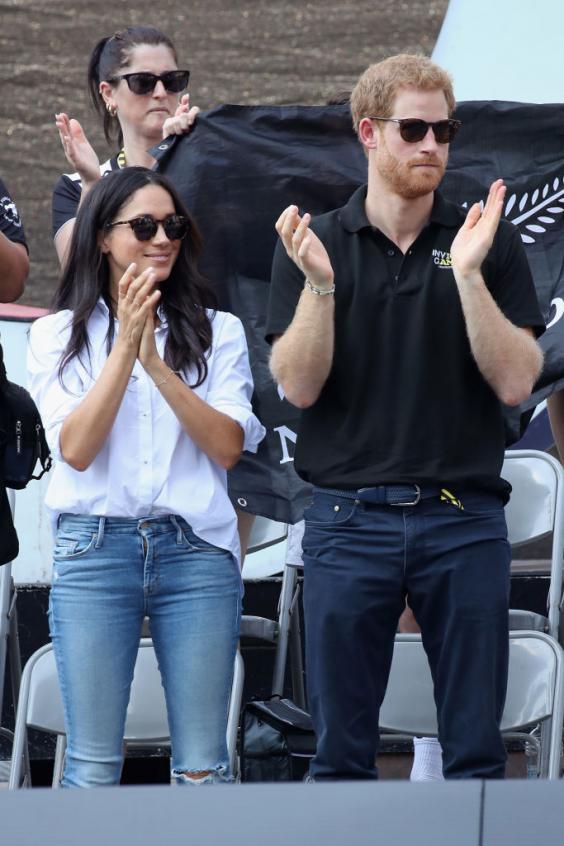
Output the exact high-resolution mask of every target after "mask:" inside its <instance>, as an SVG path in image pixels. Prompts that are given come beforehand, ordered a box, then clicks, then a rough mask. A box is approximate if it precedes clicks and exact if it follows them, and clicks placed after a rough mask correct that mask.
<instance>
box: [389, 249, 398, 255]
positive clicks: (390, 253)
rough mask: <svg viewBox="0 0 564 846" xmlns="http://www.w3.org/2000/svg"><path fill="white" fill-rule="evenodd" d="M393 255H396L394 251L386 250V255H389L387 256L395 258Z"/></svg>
mask: <svg viewBox="0 0 564 846" xmlns="http://www.w3.org/2000/svg"><path fill="white" fill-rule="evenodd" d="M395 254H396V251H395V250H388V255H389V256H395Z"/></svg>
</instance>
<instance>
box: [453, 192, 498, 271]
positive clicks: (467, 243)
mask: <svg viewBox="0 0 564 846" xmlns="http://www.w3.org/2000/svg"><path fill="white" fill-rule="evenodd" d="M505 190H506V189H505V185H504V184H503V180H502V179H496V181H495V182H494V183H493V184H492V186H491V188H490V192H489V194H488V199H487V200H486V205H485V206H484V210H483V211H482V210H481V208H480V204H479V203H474V205H473V206H472V207H471V209H470V211H469V212H468V214H467V215H466V220H465V221H464V223H463V225H462V226H461V227H460V229H459V231H458V234H457V235H456V238H455V239H454V241H453V242H452V247H451V248H450V254H451V258H452V269H453V271H454V275H455V278H457V279H458V278H460V277H470V276H474V275H476V274H480V273H481V267H482V263H483V261H484V259H485V258H486V256H487V254H488V252H489V250H490V247H491V245H492V243H493V239H494V235H495V233H496V231H497V227H498V224H499V220H500V217H501V213H502V211H503V202H504V199H505Z"/></svg>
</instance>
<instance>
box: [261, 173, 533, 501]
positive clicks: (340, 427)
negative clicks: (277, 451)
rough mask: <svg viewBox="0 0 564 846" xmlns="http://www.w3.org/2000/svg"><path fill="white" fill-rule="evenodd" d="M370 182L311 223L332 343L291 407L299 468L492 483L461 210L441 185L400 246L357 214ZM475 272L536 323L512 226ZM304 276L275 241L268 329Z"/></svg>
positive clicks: (277, 322)
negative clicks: (312, 392)
mask: <svg viewBox="0 0 564 846" xmlns="http://www.w3.org/2000/svg"><path fill="white" fill-rule="evenodd" d="M365 198H366V186H364V187H362V188H360V189H358V190H357V191H356V192H355V193H354V194H353V196H352V197H351V199H350V200H349V202H348V203H347V205H346V206H344V207H343V208H341V209H337V210H335V211H332V212H329V213H327V214H324V215H322V216H320V217H318V218H315V219H314V220H313V221H312V224H311V226H312V229H313V230H314V231H315V232H316V233H317V235H318V236H319V237H320V238H321V240H322V241H323V243H324V244H325V247H326V248H327V251H328V253H329V256H330V258H331V263H332V265H333V269H334V272H335V285H336V294H335V349H334V357H333V364H332V368H331V371H330V373H329V377H328V379H327V382H326V383H325V385H324V387H323V390H322V392H321V394H320V396H319V398H318V400H317V402H316V403H315V404H314V405H313V406H312V407H311V408H308V409H306V410H305V411H304V412H303V414H302V417H301V425H300V431H299V437H298V441H297V445H296V452H295V466H296V470H297V471H298V473H299V474H300V476H301V477H302V478H303V479H305V480H307V481H308V482H312V483H313V484H316V485H321V486H324V487H334V488H346V489H355V488H359V487H364V486H371V485H378V484H394V483H410V484H413V483H420V484H421V483H438V482H439V483H442V484H444V485H447V486H448V485H450V486H451V487H453V488H454V489H456V488H459V489H460V488H462V487H478V488H487V489H502V488H503V487H504V485H503V483H500V480H499V473H500V470H501V465H502V461H503V453H504V447H505V435H504V422H503V414H502V406H501V403H500V402H499V400H498V399H497V397H496V396H495V394H494V392H493V391H492V389H491V388H490V387H489V385H488V384H487V383H486V381H485V380H484V378H483V377H482V375H481V373H480V371H479V370H478V367H477V365H476V363H475V361H474V358H473V356H472V354H471V351H470V344H469V341H468V337H467V334H466V328H465V323H464V317H463V313H462V307H461V304H460V298H459V295H458V290H457V286H456V282H455V279H454V274H453V271H452V268H451V261H450V247H451V244H452V241H453V239H454V237H455V235H456V233H457V231H458V229H459V228H460V226H461V224H462V223H463V221H464V218H465V214H466V212H465V210H463V209H461V208H458V207H457V206H455V205H453V204H452V203H449V202H447V201H446V200H444V198H443V197H442V196H441V195H440V194H439V193H436V194H435V201H434V205H433V209H432V212H431V217H430V221H429V223H428V225H427V226H426V227H425V228H424V229H423V231H422V232H421V233H420V235H419V237H418V238H417V240H416V241H415V242H414V243H413V245H412V246H411V247H410V249H409V250H408V252H407V253H406V254H405V255H403V254H402V253H401V251H400V250H399V249H398V247H397V246H396V244H394V243H393V242H392V241H390V240H389V239H388V238H386V236H385V235H384V234H383V233H382V232H380V231H379V230H377V229H375V228H373V227H372V226H371V225H370V223H369V222H368V219H367V217H366V212H365V209H364V202H365ZM482 272H483V276H484V279H485V281H486V284H487V286H488V289H489V291H490V293H491V294H492V296H493V298H494V299H495V301H496V303H497V305H498V306H499V308H500V309H501V311H502V312H503V313H504V314H505V315H506V317H507V318H508V319H509V320H510V321H511V322H512V323H514V324H515V325H517V326H522V327H525V326H530V327H532V328H533V329H534V330H535V331H536V332H537V334H540V332H542V330H543V329H544V324H543V320H542V316H541V314H540V311H539V307H538V303H537V298H536V293H535V288H534V285H533V280H532V277H531V273H530V270H529V266H528V263H527V259H526V257H525V252H524V248H523V245H522V243H521V238H520V236H519V232H518V231H517V229H516V228H515V227H514V226H513V225H512V224H510V223H507V222H506V221H501V223H500V225H499V228H498V232H497V234H496V237H495V240H494V243H493V245H492V248H491V250H490V252H489V254H488V256H487V258H486V260H485V262H484V264H483V267H482ZM303 282H304V277H303V274H302V273H301V272H300V271H299V269H298V268H297V267H296V266H295V264H294V263H293V262H292V261H291V260H290V259H289V258H288V256H287V255H286V252H285V250H284V249H283V247H282V244H281V243H279V244H278V246H277V249H276V252H275V256H274V262H273V269H272V281H271V291H270V302H269V314H268V319H267V329H266V335H267V339H268V340H270V341H271V340H272V338H273V337H274V336H276V335H281V334H282V333H283V332H284V331H285V330H286V328H287V327H288V325H289V324H290V322H291V320H292V318H293V315H294V312H295V309H296V306H297V303H298V300H299V297H300V294H301V292H302V288H303Z"/></svg>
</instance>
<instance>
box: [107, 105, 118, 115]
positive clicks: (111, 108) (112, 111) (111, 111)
mask: <svg viewBox="0 0 564 846" xmlns="http://www.w3.org/2000/svg"><path fill="white" fill-rule="evenodd" d="M106 109H107V110H108V114H109V116H110V117H115V116H116V115H117V106H112V104H111V103H109V102H108V103H106Z"/></svg>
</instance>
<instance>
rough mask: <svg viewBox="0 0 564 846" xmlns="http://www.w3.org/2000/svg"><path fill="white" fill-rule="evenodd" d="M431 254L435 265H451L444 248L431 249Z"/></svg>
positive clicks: (446, 266)
mask: <svg viewBox="0 0 564 846" xmlns="http://www.w3.org/2000/svg"><path fill="white" fill-rule="evenodd" d="M431 255H432V257H433V262H434V263H435V264H436V265H437V267H445V268H451V267H452V259H451V257H450V253H446V252H445V251H444V250H433V251H432V252H431Z"/></svg>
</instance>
